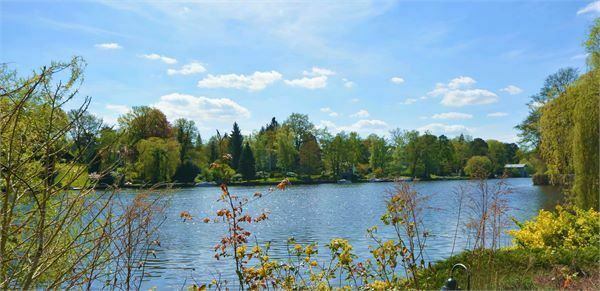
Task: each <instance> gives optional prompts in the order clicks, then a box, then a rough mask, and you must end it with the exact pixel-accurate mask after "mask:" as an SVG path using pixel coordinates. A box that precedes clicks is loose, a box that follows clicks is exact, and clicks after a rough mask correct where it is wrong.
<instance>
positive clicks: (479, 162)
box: [465, 156, 492, 179]
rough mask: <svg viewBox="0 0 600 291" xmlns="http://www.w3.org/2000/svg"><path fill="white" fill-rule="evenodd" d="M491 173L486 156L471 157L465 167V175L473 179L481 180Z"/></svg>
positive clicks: (489, 163)
mask: <svg viewBox="0 0 600 291" xmlns="http://www.w3.org/2000/svg"><path fill="white" fill-rule="evenodd" d="M491 172H492V161H490V159H489V158H488V157H486V156H473V157H471V158H470V159H469V160H468V161H467V165H466V166H465V173H467V175H469V176H471V177H473V178H478V179H483V178H486V177H488V176H489V175H490V173H491Z"/></svg>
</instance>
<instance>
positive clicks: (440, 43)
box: [0, 0, 600, 142]
mask: <svg viewBox="0 0 600 291" xmlns="http://www.w3.org/2000/svg"><path fill="white" fill-rule="evenodd" d="M599 16H600V1H596V2H593V1H367V0H365V1H354V0H348V1H194V2H184V1H152V2H143V1H34V2H27V1H2V2H1V20H0V21H1V22H0V24H1V39H2V41H1V48H0V55H1V57H0V61H2V62H6V63H9V65H10V66H11V67H13V68H15V69H18V70H19V71H21V72H22V73H27V72H30V71H31V70H33V69H35V68H38V67H40V66H42V65H44V64H48V63H49V62H50V61H52V60H68V59H70V58H71V57H72V56H74V55H78V56H82V57H83V58H84V59H85V60H86V61H87V69H86V74H85V83H84V85H83V87H82V90H81V93H82V94H83V95H88V96H91V97H92V98H93V99H92V100H93V101H92V107H91V111H92V112H93V113H94V114H97V115H99V116H101V117H102V118H103V119H104V120H105V121H106V122H108V123H111V122H115V120H116V118H117V116H118V115H119V114H122V113H124V112H126V111H127V110H128V108H130V107H131V106H135V105H150V106H155V107H157V108H160V109H161V110H163V111H164V112H165V113H166V114H167V116H168V117H169V119H170V120H174V119H175V118H178V117H185V118H189V119H193V120H194V121H195V122H196V123H197V125H198V127H199V129H200V131H201V133H202V134H203V135H204V136H208V135H212V134H213V133H214V130H215V129H220V130H230V128H231V124H232V123H233V121H237V122H238V123H239V124H240V125H241V128H242V130H243V131H244V132H245V133H250V132H251V131H252V130H254V129H258V128H259V127H260V126H261V125H264V124H266V123H267V122H268V121H269V120H270V118H271V117H273V116H275V117H276V118H277V119H278V120H280V121H283V120H284V119H285V118H286V117H287V116H288V115H289V114H290V113H292V112H300V113H305V114H308V115H309V117H310V119H311V120H312V121H313V122H314V123H315V124H316V125H318V126H321V127H323V126H327V127H328V128H329V129H330V130H331V131H333V132H337V131H341V130H346V131H358V132H359V133H361V134H362V135H366V134H368V133H371V132H374V133H378V134H385V133H386V132H388V131H389V130H391V129H393V128H402V129H419V130H422V131H423V130H430V131H432V132H433V133H436V134H442V133H444V134H447V135H450V136H454V135H456V134H459V133H461V132H464V133H467V134H470V135H472V136H480V137H484V138H494V139H499V140H502V141H510V142H512V141H516V131H515V130H514V129H513V127H514V125H516V124H517V123H518V122H520V121H521V120H522V119H523V118H524V117H525V116H526V115H527V112H528V109H527V106H526V105H525V103H527V101H528V99H529V96H530V95H531V94H534V93H536V92H537V91H538V89H539V87H540V86H541V85H542V83H543V80H544V78H545V77H546V76H547V75H549V74H551V73H553V72H555V71H557V70H558V69H559V68H561V67H567V66H572V67H576V68H579V70H580V71H582V72H583V71H585V68H586V67H585V51H584V49H583V47H582V42H583V41H584V40H585V38H586V35H587V31H588V29H589V26H590V25H591V23H592V21H593V20H594V18H596V17H599Z"/></svg>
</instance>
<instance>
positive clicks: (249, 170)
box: [238, 143, 256, 180]
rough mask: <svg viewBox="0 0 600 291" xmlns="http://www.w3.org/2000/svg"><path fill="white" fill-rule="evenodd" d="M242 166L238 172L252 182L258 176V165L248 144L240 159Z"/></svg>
mask: <svg viewBox="0 0 600 291" xmlns="http://www.w3.org/2000/svg"><path fill="white" fill-rule="evenodd" d="M239 164H240V166H239V168H238V172H239V173H240V174H242V177H243V178H244V180H252V179H254V177H255V176H256V163H255V161H254V154H253V153H252V148H250V145H249V144H248V143H246V145H245V146H244V149H243V150H242V154H241V157H240V162H239Z"/></svg>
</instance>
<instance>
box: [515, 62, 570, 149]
mask: <svg viewBox="0 0 600 291" xmlns="http://www.w3.org/2000/svg"><path fill="white" fill-rule="evenodd" d="M577 77H578V73H577V69H574V68H563V69H560V70H558V71H557V72H556V73H554V74H552V75H550V76H548V77H547V78H546V80H545V81H544V86H543V87H542V88H541V89H540V92H539V93H538V94H535V95H533V96H531V101H530V102H529V103H528V104H527V105H528V106H529V115H528V116H527V118H526V119H525V120H524V121H523V122H521V124H519V125H517V126H515V128H516V129H518V130H519V131H520V132H519V137H520V138H521V140H520V141H519V142H520V144H521V146H523V147H524V148H528V149H530V150H532V151H536V150H537V149H538V147H539V144H540V138H541V137H540V124H539V122H540V118H541V115H542V112H540V108H542V107H543V106H544V105H545V104H546V103H548V102H550V101H552V100H554V99H555V98H557V97H558V96H560V95H561V94H562V93H563V92H565V91H566V90H567V88H568V87H569V85H571V84H572V83H573V82H575V80H577Z"/></svg>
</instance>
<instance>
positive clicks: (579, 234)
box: [509, 205, 600, 250]
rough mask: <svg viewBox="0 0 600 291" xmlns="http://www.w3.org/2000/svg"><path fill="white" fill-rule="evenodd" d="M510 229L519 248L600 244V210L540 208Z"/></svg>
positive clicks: (558, 207)
mask: <svg viewBox="0 0 600 291" xmlns="http://www.w3.org/2000/svg"><path fill="white" fill-rule="evenodd" d="M517 224H518V225H519V228H520V229H518V230H512V231H509V234H511V235H512V236H513V237H514V245H515V247H517V248H526V249H546V250H556V249H578V248H585V247H592V246H595V247H598V246H600V212H597V211H594V210H593V209H590V210H583V209H580V208H577V207H562V206H560V205H559V206H557V207H556V212H550V211H546V210H540V212H539V214H538V216H536V217H535V218H533V219H532V220H529V221H526V222H524V223H522V224H520V223H517Z"/></svg>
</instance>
